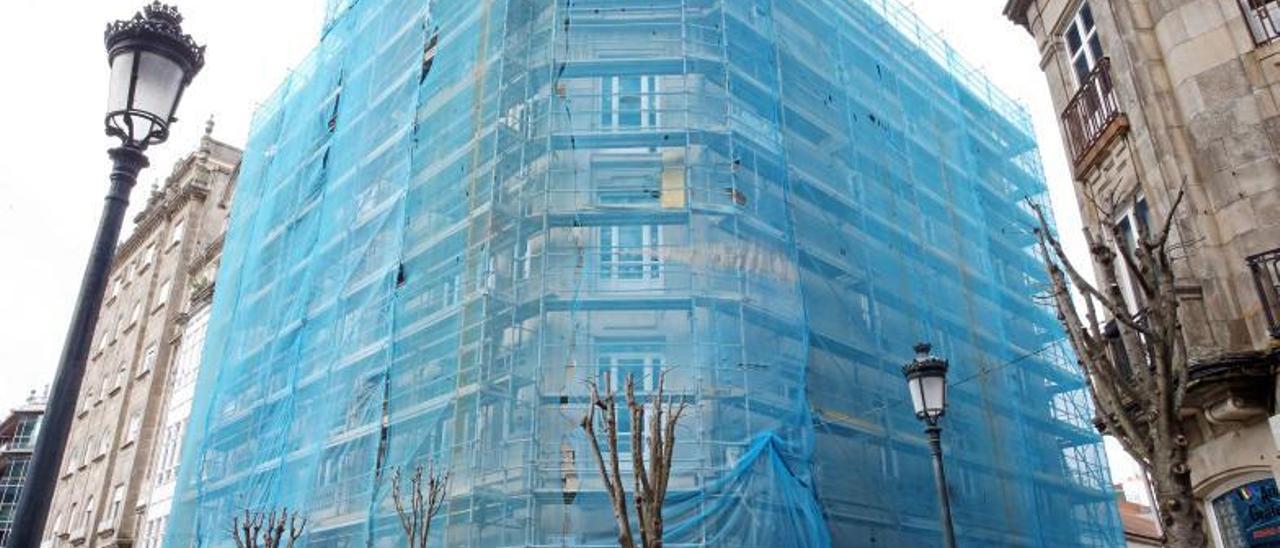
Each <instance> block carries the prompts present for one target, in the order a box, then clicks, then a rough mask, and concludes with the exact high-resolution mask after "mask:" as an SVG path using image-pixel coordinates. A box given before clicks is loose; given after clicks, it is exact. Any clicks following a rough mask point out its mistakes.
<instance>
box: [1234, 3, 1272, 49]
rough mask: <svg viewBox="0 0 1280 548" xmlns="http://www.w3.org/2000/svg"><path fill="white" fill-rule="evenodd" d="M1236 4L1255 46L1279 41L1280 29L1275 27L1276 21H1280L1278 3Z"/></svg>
mask: <svg viewBox="0 0 1280 548" xmlns="http://www.w3.org/2000/svg"><path fill="white" fill-rule="evenodd" d="M1237 4H1239V5H1240V12H1241V13H1243V14H1244V22H1245V24H1247V25H1248V26H1249V32H1250V33H1251V34H1253V42H1254V43H1255V44H1257V45H1259V46H1261V45H1264V44H1270V43H1272V42H1275V41H1276V40H1280V28H1277V27H1276V20H1277V19H1280V1H1277V0H1237Z"/></svg>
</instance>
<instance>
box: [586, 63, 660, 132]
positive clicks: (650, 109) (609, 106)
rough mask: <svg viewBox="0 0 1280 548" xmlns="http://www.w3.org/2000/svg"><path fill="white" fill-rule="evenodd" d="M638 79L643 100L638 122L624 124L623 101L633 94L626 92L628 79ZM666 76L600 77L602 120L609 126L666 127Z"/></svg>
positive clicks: (640, 98) (614, 127) (632, 127)
mask: <svg viewBox="0 0 1280 548" xmlns="http://www.w3.org/2000/svg"><path fill="white" fill-rule="evenodd" d="M631 78H635V79H636V80H637V83H638V90H637V91H636V92H635V96H636V98H637V99H638V101H639V104H638V105H637V106H636V112H635V114H636V115H637V116H638V117H639V118H638V120H637V123H635V124H631V123H625V124H624V123H623V116H624V113H623V112H622V103H623V101H624V100H626V99H629V98H630V97H631V93H630V92H628V93H623V92H622V84H623V82H624V79H631ZM661 82H662V77H661V75H658V74H614V75H609V76H602V77H600V104H599V107H600V116H599V120H598V121H599V123H600V127H601V128H605V129H615V130H617V129H654V128H659V127H662V113H661V110H662V83H661ZM630 114H631V113H630V112H627V113H626V115H630Z"/></svg>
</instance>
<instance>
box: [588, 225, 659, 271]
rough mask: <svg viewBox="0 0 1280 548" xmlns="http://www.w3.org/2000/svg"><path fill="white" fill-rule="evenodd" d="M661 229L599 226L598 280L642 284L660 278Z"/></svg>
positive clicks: (643, 226) (657, 227)
mask: <svg viewBox="0 0 1280 548" xmlns="http://www.w3.org/2000/svg"><path fill="white" fill-rule="evenodd" d="M661 247H662V227H661V226H659V225H621V226H616V225H615V226H602V227H600V254H599V260H600V279H601V280H610V281H630V282H641V281H646V280H660V279H661V278H662V256H661Z"/></svg>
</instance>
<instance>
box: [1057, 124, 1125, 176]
mask: <svg viewBox="0 0 1280 548" xmlns="http://www.w3.org/2000/svg"><path fill="white" fill-rule="evenodd" d="M1128 131H1129V117H1128V116H1126V115H1124V114H1117V115H1116V116H1114V117H1112V118H1111V120H1110V121H1108V122H1107V125H1106V126H1105V127H1103V128H1102V132H1101V133H1099V134H1098V137H1097V138H1096V139H1094V140H1093V141H1092V142H1091V143H1090V144H1089V146H1088V147H1086V148H1085V149H1084V152H1083V153H1081V154H1080V158H1079V159H1077V160H1075V162H1073V163H1072V165H1071V172H1072V174H1074V175H1075V176H1076V179H1083V177H1084V174H1085V173H1088V172H1089V170H1090V169H1093V166H1095V165H1097V163H1098V162H1099V161H1101V160H1102V158H1103V153H1104V152H1106V151H1107V149H1108V148H1110V147H1111V143H1113V142H1115V140H1116V139H1117V138H1119V137H1120V136H1121V135H1124V134H1125V133H1127V132H1128Z"/></svg>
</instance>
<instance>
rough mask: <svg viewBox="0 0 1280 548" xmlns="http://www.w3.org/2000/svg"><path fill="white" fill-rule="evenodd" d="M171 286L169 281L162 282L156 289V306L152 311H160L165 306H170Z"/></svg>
mask: <svg viewBox="0 0 1280 548" xmlns="http://www.w3.org/2000/svg"><path fill="white" fill-rule="evenodd" d="M170 285H171V284H170V281H169V280H165V281H163V282H160V287H159V288H157V289H156V296H155V305H154V306H153V307H152V310H159V309H160V308H163V307H164V305H166V304H169V287H170Z"/></svg>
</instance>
